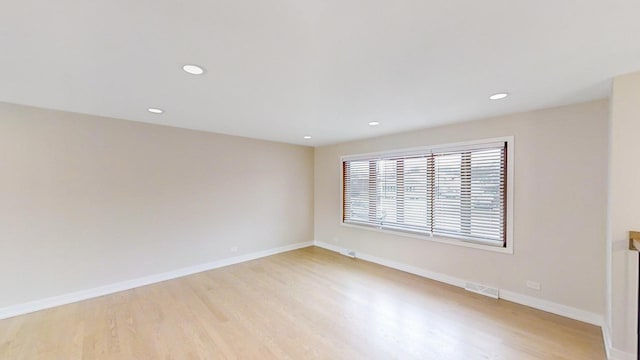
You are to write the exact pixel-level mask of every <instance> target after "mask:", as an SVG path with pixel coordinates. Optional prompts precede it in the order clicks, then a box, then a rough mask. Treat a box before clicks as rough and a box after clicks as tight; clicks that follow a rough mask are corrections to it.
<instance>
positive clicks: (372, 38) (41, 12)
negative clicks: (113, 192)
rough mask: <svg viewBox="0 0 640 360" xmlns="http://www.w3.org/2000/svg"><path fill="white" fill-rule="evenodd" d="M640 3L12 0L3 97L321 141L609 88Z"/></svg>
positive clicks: (635, 45)
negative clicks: (198, 71) (193, 68)
mask: <svg viewBox="0 0 640 360" xmlns="http://www.w3.org/2000/svg"><path fill="white" fill-rule="evenodd" d="M638 14H640V0H599V1H596V0H580V1H578V0H571V1H569V0H554V1H545V0H520V1H513V0H485V1H475V0H465V1H462V0H446V1H435V0H393V1H389V0H384V1H383V0H306V1H301V0H182V1H174V0H172V1H167V0H137V1H131V0H126V1H124V0H111V1H109V0H103V1H86V0H76V1H73V0H58V1H44V0H42V1H34V0H20V1H11V2H7V3H6V4H3V6H2V11H1V12H0V101H3V102H10V103H17V104H25V105H32V106H38V107H43V108H51V109H59V110H66V111H72V112H79V113H86V114H95V115H102V116H109V117H115V118H122V119H128V120H135V121H142V122H148V123H155V124H164V125H171V126H177V127H182V128H189V129H198V130H206V131H211V132H217V133H225V134H233V135H240V136H246V137H252V138H260V139H267V140H275V141H282V142H287V143H294V144H303V145H310V146H318V145H324V144H331V143H336V142H342V141H347V140H352V139H359V138H366V137H372V136H378V135H383V134H389V133H396V132H401V131H407V130H411V129H417V128H425V127H430V126H436V125H441V124H447V123H453V122H460V121H468V120H474V119H480V118H484V117H488V116H495V115H500V114H506V113H513V112H520V111H527V110H532V109H538V108H545V107H551V106H557V105H563V104H570V103H575V102H581V101H587V100H592V99H598V98H603V97H607V96H608V93H609V89H610V81H611V78H612V77H613V76H615V75H618V74H622V73H627V72H631V71H635V70H640V41H639V39H640V21H639V20H638ZM187 63H194V64H198V65H201V66H203V67H205V68H206V70H207V72H206V74H205V75H204V76H194V75H189V74H186V73H185V72H183V71H182V68H181V67H182V65H184V64H187ZM502 91H507V92H509V93H511V96H510V97H508V98H506V99H504V100H499V101H491V100H489V99H488V96H489V95H491V94H493V93H496V92H502ZM149 107H157V108H161V109H164V110H165V113H164V114H161V115H154V114H151V113H149V112H148V111H147V108H149ZM369 121H379V122H380V125H379V126H376V127H370V126H368V125H367V123H368V122H369ZM304 135H312V136H313V138H312V139H310V140H305V139H303V136H304Z"/></svg>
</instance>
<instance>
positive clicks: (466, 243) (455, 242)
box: [340, 221, 513, 255]
mask: <svg viewBox="0 0 640 360" xmlns="http://www.w3.org/2000/svg"><path fill="white" fill-rule="evenodd" d="M340 225H342V226H345V227H350V228H355V229H361V230H368V231H375V232H378V233H383V234H389V235H395V236H402V237H410V238H414V239H421V240H428V241H434V242H438V243H442V244H449V245H455V246H462V247H468V248H472V249H479V250H485V251H491V252H497V253H502V254H511V255H512V254H513V240H511V241H509V240H507V247H498V246H491V245H484V244H478V243H473V242H469V241H463V240H460V239H456V238H450V237H444V236H439V235H435V236H429V235H420V234H415V233H410V232H404V231H395V230H389V229H381V228H377V227H373V226H363V225H357V224H350V223H344V222H342V221H341V222H340Z"/></svg>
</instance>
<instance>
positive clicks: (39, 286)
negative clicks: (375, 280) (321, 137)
mask: <svg viewBox="0 0 640 360" xmlns="http://www.w3.org/2000/svg"><path fill="white" fill-rule="evenodd" d="M0 232H1V233H0V289H2V290H1V291H0V308H2V307H4V306H9V305H14V304H19V303H24V302H26V301H30V300H35V299H42V298H46V297H50V296H54V295H60V294H65V293H69V292H72V291H77V290H84V289H88V288H93V287H97V286H101V285H106V284H110V283H114V282H119V281H124V280H129V279H133V278H137V277H142V276H146V275H153V274H157V273H161V272H166V271H171V270H174V269H178V268H182V267H187V266H191V265H197V264H202V263H206V262H210V261H213V260H218V259H222V258H228V257H231V256H236V255H241V254H245V253H249V252H255V251H259V250H265V249H270V248H275V247H279V246H284V245H288V244H293V243H299V242H305V241H310V240H312V239H313V149H312V148H308V147H302V146H294V145H286V144H279V143H273V142H266V141H259V140H252V139H246V138H240V137H232V136H225V135H216V134H211V133H204V132H197V131H190V130H182V129H177V128H171V127H163V126H154V125H147V124H141V123H135V122H128V121H122V120H115V119H106V118H100V117H94V116H86V115H78V114H71V113H66V112H58V111H48V110H42V109H35V108H29V107H21V106H15V105H9V104H1V103H0ZM234 246H237V247H238V252H237V253H231V252H230V248H231V247H234Z"/></svg>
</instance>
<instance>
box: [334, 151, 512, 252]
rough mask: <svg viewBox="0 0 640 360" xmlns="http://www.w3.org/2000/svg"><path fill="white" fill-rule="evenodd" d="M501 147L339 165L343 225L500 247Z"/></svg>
mask: <svg viewBox="0 0 640 360" xmlns="http://www.w3.org/2000/svg"><path fill="white" fill-rule="evenodd" d="M506 156H507V147H506V143H504V142H501V143H493V144H488V145H482V146H477V147H466V148H464V149H457V150H437V151H424V152H423V153H415V151H414V152H412V153H411V154H408V155H406V156H403V155H402V154H394V155H393V156H388V157H385V156H371V157H370V158H359V159H355V160H345V161H343V191H344V193H343V221H344V222H346V223H353V224H359V225H365V226H373V227H378V228H384V229H390V230H399V231H406V232H413V233H419V234H429V235H439V236H447V237H454V238H458V239H462V240H467V241H474V242H480V243H484V244H490V245H495V246H505V239H506V236H505V233H506V199H505V197H506V173H507V172H506Z"/></svg>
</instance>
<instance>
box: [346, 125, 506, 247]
mask: <svg viewBox="0 0 640 360" xmlns="http://www.w3.org/2000/svg"><path fill="white" fill-rule="evenodd" d="M496 142H505V143H506V144H507V170H506V176H507V180H506V186H507V191H506V199H505V202H506V222H507V224H506V233H505V235H506V240H505V242H506V245H505V246H504V247H498V246H492V245H486V244H480V243H474V242H470V241H464V240H461V239H460V238H456V237H453V236H440V235H421V234H417V233H411V232H407V231H396V230H391V229H383V228H378V227H372V226H364V225H358V224H353V223H345V222H344V221H343V219H344V180H343V179H344V176H345V174H344V173H343V171H344V169H343V166H342V164H343V162H344V161H352V160H364V159H371V158H373V157H376V156H380V157H388V156H392V155H395V154H401V155H411V154H412V153H414V154H419V153H424V152H429V151H433V152H436V151H441V150H445V149H446V150H464V149H465V148H477V147H478V146H481V145H485V144H491V143H496ZM514 157H515V144H514V137H513V136H504V137H497V138H489V139H481V140H472V141H465V142H457V143H448V144H438V145H430V146H421V147H413V148H407V149H394V150H388V151H380V152H372V153H364V154H355V155H343V156H341V157H340V174H341V176H340V218H339V222H340V224H341V225H342V226H345V227H349V228H355V229H362V230H368V231H374V232H379V233H385V234H390V235H396V236H403V237H411V238H418V239H424V240H429V241H435V242H439V243H444V244H450V245H457V246H463V247H468V248H474V249H481V250H487V251H492V252H498V253H504V254H513V251H514V237H513V220H514V219H513V218H514V216H513V195H514V187H513V184H514V173H515V171H514Z"/></svg>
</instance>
